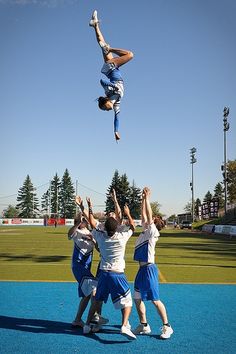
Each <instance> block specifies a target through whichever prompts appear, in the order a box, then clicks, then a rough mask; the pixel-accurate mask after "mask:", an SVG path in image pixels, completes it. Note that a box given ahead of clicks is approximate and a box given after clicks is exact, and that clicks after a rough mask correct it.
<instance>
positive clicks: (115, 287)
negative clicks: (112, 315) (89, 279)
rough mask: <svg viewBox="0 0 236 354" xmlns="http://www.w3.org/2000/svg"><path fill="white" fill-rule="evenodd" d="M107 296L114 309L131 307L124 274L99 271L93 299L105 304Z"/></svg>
mask: <svg viewBox="0 0 236 354" xmlns="http://www.w3.org/2000/svg"><path fill="white" fill-rule="evenodd" d="M109 295H111V299H112V302H113V305H114V307H115V308H116V309H122V308H124V307H129V306H132V297H131V292H130V287H129V284H128V282H127V279H126V276H125V274H124V273H115V272H106V271H104V270H100V273H99V278H98V285H97V291H96V295H95V299H96V300H97V301H104V302H105V303H106V302H107V300H108V297H109Z"/></svg>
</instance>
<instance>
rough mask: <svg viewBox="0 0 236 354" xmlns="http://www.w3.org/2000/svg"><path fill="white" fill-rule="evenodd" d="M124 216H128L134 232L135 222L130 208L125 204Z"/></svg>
mask: <svg viewBox="0 0 236 354" xmlns="http://www.w3.org/2000/svg"><path fill="white" fill-rule="evenodd" d="M124 214H125V215H126V216H127V218H128V220H129V225H130V228H131V229H132V230H133V231H134V230H135V225H134V220H133V218H132V216H131V215H130V210H129V207H128V205H127V204H125V206H124Z"/></svg>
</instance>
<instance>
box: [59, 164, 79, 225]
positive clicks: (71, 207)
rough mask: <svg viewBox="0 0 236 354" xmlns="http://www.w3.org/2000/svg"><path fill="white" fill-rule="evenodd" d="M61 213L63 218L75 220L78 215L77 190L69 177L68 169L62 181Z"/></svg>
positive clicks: (60, 193)
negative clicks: (76, 204)
mask: <svg viewBox="0 0 236 354" xmlns="http://www.w3.org/2000/svg"><path fill="white" fill-rule="evenodd" d="M59 206H60V209H59V212H60V215H61V217H63V218H74V216H75V213H76V206H75V189H74V186H73V183H72V180H71V177H70V175H69V171H68V169H66V170H65V172H64V175H63V177H62V180H61V188H60V192H59Z"/></svg>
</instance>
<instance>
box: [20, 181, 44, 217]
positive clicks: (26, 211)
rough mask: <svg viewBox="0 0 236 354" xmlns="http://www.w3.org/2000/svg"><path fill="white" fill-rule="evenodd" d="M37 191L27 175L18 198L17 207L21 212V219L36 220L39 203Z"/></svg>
mask: <svg viewBox="0 0 236 354" xmlns="http://www.w3.org/2000/svg"><path fill="white" fill-rule="evenodd" d="M35 190H36V188H34V186H33V184H32V182H31V179H30V176H29V175H27V176H26V179H25V181H24V183H23V186H22V187H21V188H20V189H19V191H18V196H17V201H18V202H19V203H18V204H17V205H16V208H17V210H19V217H22V218H34V217H35V216H36V211H37V210H38V205H39V203H38V198H37V196H36V193H35Z"/></svg>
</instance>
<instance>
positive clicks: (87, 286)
mask: <svg viewBox="0 0 236 354" xmlns="http://www.w3.org/2000/svg"><path fill="white" fill-rule="evenodd" d="M89 233H90V232H89V230H88V229H86V228H83V229H77V230H76V231H75V232H74V233H73V234H72V235H71V236H70V239H73V241H74V251H73V256H72V264H71V267H72V272H73V274H74V277H75V279H76V280H77V281H78V294H79V297H85V296H89V295H90V294H91V293H92V292H93V291H94V290H95V289H96V287H97V279H96V278H95V277H94V276H93V274H92V273H91V265H92V257H93V249H94V243H93V242H92V241H91V240H90V238H89V237H88V236H87V235H88V234H89Z"/></svg>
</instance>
